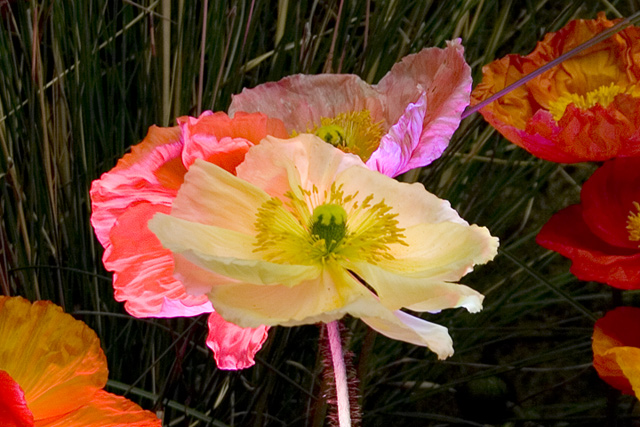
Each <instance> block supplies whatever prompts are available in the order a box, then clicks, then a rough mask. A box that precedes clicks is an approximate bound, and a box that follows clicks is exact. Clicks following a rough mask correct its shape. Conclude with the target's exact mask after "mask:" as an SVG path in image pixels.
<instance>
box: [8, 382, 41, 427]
mask: <svg viewBox="0 0 640 427" xmlns="http://www.w3.org/2000/svg"><path fill="white" fill-rule="evenodd" d="M32 426H33V414H32V413H31V411H30V410H29V408H28V407H27V401H26V400H25V398H24V391H23V390H22V389H21V388H20V385H19V384H18V383H17V382H15V381H14V380H13V378H11V376H10V375H9V374H8V373H6V372H5V371H3V370H0V427H32Z"/></svg>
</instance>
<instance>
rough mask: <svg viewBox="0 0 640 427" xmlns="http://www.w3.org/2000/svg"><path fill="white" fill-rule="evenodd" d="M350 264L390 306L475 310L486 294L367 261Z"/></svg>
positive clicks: (385, 304)
mask: <svg viewBox="0 0 640 427" xmlns="http://www.w3.org/2000/svg"><path fill="white" fill-rule="evenodd" d="M348 268H349V269H351V270H353V271H354V272H355V273H356V274H358V276H360V277H361V278H362V279H363V280H364V281H365V282H367V284H369V285H370V286H371V287H372V288H373V289H375V291H376V292H377V294H378V297H379V298H380V303H381V304H383V305H384V306H385V307H387V308H388V309H390V310H397V309H400V308H402V307H406V308H410V309H411V310H414V311H430V312H437V311H440V310H443V309H446V308H455V307H464V308H466V309H467V310H468V311H469V312H471V313H475V312H477V311H480V310H481V309H482V300H483V299H484V296H483V295H482V294H481V293H479V292H477V291H475V290H473V289H471V288H469V287H467V286H464V285H458V284H456V283H448V282H444V281H441V280H438V279H424V278H421V277H408V276H404V275H400V274H396V273H393V272H390V271H387V270H384V269H382V268H380V267H378V266H375V265H372V264H368V263H365V262H354V263H349V264H348Z"/></svg>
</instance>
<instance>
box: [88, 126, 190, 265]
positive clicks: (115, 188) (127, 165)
mask: <svg viewBox="0 0 640 427" xmlns="http://www.w3.org/2000/svg"><path fill="white" fill-rule="evenodd" d="M179 137H180V136H179V128H177V127H175V128H158V127H155V126H154V127H151V128H150V129H149V134H148V135H147V137H146V138H145V140H144V141H143V142H142V143H140V144H138V145H137V146H135V147H133V148H132V151H131V153H130V154H127V155H125V156H124V157H123V158H122V159H121V160H120V161H119V162H118V165H117V166H116V167H115V168H114V169H112V170H111V171H110V172H107V173H105V174H103V175H102V177H101V178H100V179H99V180H96V181H93V183H92V184H91V191H90V195H91V208H92V213H91V225H93V228H94V230H95V233H96V236H97V237H98V240H99V241H100V243H101V244H102V246H103V247H104V248H105V254H106V253H108V252H109V251H110V248H111V242H110V241H109V232H110V231H111V228H112V227H113V225H114V224H115V222H116V219H117V218H118V217H119V216H120V215H121V214H122V213H123V212H125V211H126V210H127V208H129V207H130V206H133V205H135V204H137V203H141V202H147V203H153V204H156V205H164V206H170V205H171V201H172V200H173V199H174V198H175V196H176V190H177V188H174V187H173V186H165V185H164V183H163V182H162V181H166V180H167V177H166V175H167V174H166V173H165V174H158V172H160V171H164V170H165V169H166V165H167V164H169V165H171V166H174V164H175V163H172V162H171V161H172V160H174V159H176V158H179V157H180V153H181V151H182V142H181V141H180V140H179ZM161 142H164V144H161ZM180 168H181V165H177V169H178V170H180ZM181 170H182V174H183V175H184V172H186V170H185V169H184V168H182V169H181ZM175 174H176V173H174V174H173V175H175ZM175 179H177V178H175Z"/></svg>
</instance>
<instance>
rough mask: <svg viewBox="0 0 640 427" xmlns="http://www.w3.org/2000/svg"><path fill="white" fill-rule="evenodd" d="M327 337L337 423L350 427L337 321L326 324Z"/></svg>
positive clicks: (347, 388) (347, 390)
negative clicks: (333, 377) (334, 386)
mask: <svg viewBox="0 0 640 427" xmlns="http://www.w3.org/2000/svg"><path fill="white" fill-rule="evenodd" d="M327 335H328V338H329V348H330V349H331V360H332V362H333V373H334V376H335V380H336V398H337V400H338V421H339V422H340V427H350V426H351V409H350V408H349V385H348V384H347V371H346V368H345V365H344V355H343V354H342V344H341V342H340V341H341V340H340V332H339V329H338V322H337V321H333V322H330V323H327Z"/></svg>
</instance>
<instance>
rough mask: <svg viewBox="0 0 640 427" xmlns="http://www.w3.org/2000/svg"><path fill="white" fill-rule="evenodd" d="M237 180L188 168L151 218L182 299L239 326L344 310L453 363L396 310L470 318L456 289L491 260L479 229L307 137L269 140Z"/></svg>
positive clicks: (474, 297)
mask: <svg viewBox="0 0 640 427" xmlns="http://www.w3.org/2000/svg"><path fill="white" fill-rule="evenodd" d="M236 174H237V176H234V175H232V174H230V173H229V172H227V171H225V170H224V169H222V168H220V167H218V166H216V165H214V164H211V163H207V162H204V161H200V160H196V162H195V163H194V164H193V165H192V166H191V168H190V169H189V171H188V172H187V173H186V175H185V181H184V184H183V185H182V187H181V188H180V190H179V191H178V194H177V196H176V198H175V200H174V202H173V204H172V208H171V213H170V214H169V215H167V214H164V213H157V214H156V215H155V216H154V217H153V218H152V219H151V220H150V221H149V229H150V230H151V231H152V232H153V233H154V234H155V235H156V236H157V237H158V238H159V240H160V241H161V242H162V244H163V246H164V247H166V248H167V249H169V250H171V251H172V252H173V254H174V260H175V266H176V270H175V274H176V276H177V277H179V279H180V281H181V282H182V283H183V284H184V286H185V287H186V289H187V292H188V293H191V294H194V295H198V294H206V295H207V296H208V298H209V300H210V301H211V303H212V305H213V307H214V308H215V310H216V311H217V312H218V313H219V314H220V315H221V316H222V317H224V318H225V319H226V320H228V321H230V322H233V323H235V324H237V325H239V326H241V327H257V326H259V325H269V326H273V325H285V326H294V325H301V324H308V323H315V322H331V321H333V320H336V319H339V318H341V317H343V316H344V315H345V314H350V315H352V316H355V317H359V318H361V319H362V320H363V321H364V322H365V323H367V324H368V325H369V326H371V327H372V328H373V329H375V330H377V331H379V332H380V333H382V334H384V335H386V336H388V337H390V338H393V339H398V340H402V341H406V342H409V343H413V344H416V345H421V346H426V347H428V348H430V349H431V350H433V351H434V352H435V353H437V355H438V357H439V358H445V357H448V356H450V355H451V354H453V345H452V340H451V338H450V336H449V334H448V333H447V329H446V328H444V327H442V326H439V325H436V324H432V323H429V322H426V321H424V320H422V319H420V318H417V317H414V316H411V315H409V314H407V313H405V312H402V311H400V309H401V308H408V309H409V310H412V311H417V312H424V311H429V312H437V311H440V310H442V309H445V308H454V307H465V308H466V309H467V310H469V311H470V312H476V311H479V310H480V309H481V308H482V299H483V296H482V295H481V294H480V293H478V292H476V291H475V290H473V289H471V288H469V287H467V286H464V285H460V284H456V283H455V282H456V281H457V280H459V279H460V278H461V277H462V276H464V275H465V274H466V273H468V272H469V271H470V270H471V269H472V267H473V265H475V264H481V263H485V262H487V261H489V260H491V259H492V258H493V257H494V256H495V255H496V253H497V247H498V241H497V239H496V238H495V237H492V236H491V235H490V234H489V231H488V230H487V229H486V228H484V227H479V226H476V225H469V224H467V222H465V221H464V220H463V219H461V218H460V217H459V215H458V214H457V213H456V211H455V210H453V209H452V208H451V207H450V204H449V202H447V201H445V200H441V199H439V198H437V197H436V196H434V195H433V194H430V193H429V192H427V191H426V190H425V189H424V187H423V186H422V185H421V184H406V183H400V182H397V181H395V180H393V179H391V178H389V177H387V176H384V175H382V174H380V173H378V172H376V171H372V170H370V169H368V168H367V167H366V166H365V164H364V163H363V161H362V160H361V159H360V158H359V157H358V156H356V155H353V154H346V153H344V152H342V151H340V150H339V149H337V148H335V147H333V146H331V145H329V144H326V143H325V142H324V141H323V140H322V139H320V138H318V137H317V136H314V135H310V134H303V135H299V136H297V137H295V138H292V139H288V140H281V139H276V138H272V137H267V138H266V139H265V140H263V141H261V143H260V144H259V145H256V146H254V147H251V148H250V149H249V151H248V153H247V155H246V157H245V161H244V162H243V163H242V164H240V165H239V166H238V167H237V169H236ZM230 212H231V213H233V215H232V216H230V215H229V213H230Z"/></svg>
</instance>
